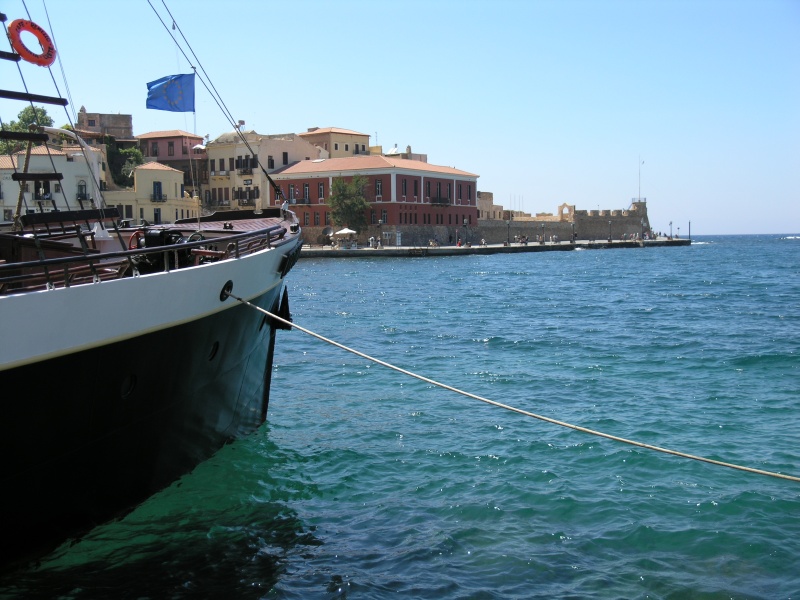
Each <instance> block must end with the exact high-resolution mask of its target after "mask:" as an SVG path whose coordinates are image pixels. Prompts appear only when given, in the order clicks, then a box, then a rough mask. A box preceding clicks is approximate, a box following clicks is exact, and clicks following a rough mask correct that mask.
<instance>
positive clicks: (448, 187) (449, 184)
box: [447, 183, 453, 200]
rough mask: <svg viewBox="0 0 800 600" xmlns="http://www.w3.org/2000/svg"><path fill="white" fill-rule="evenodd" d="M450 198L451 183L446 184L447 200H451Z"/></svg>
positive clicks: (451, 193)
mask: <svg viewBox="0 0 800 600" xmlns="http://www.w3.org/2000/svg"><path fill="white" fill-rule="evenodd" d="M452 198H453V184H452V183H448V184H447V199H448V200H451V199H452Z"/></svg>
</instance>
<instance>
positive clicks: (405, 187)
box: [403, 179, 408, 196]
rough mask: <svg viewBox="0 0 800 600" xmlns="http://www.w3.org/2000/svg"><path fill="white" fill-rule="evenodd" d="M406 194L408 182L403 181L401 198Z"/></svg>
mask: <svg viewBox="0 0 800 600" xmlns="http://www.w3.org/2000/svg"><path fill="white" fill-rule="evenodd" d="M406 194H408V181H407V180H406V179H403V196H405V195H406Z"/></svg>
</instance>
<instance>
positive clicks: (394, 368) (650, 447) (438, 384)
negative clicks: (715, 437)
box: [228, 293, 800, 482]
mask: <svg viewBox="0 0 800 600" xmlns="http://www.w3.org/2000/svg"><path fill="white" fill-rule="evenodd" d="M228 296H230V297H231V298H234V299H235V300H238V301H239V302H241V303H242V304H246V305H247V306H249V307H251V308H254V309H255V310H257V311H259V312H261V313H263V314H265V315H266V316H267V317H269V318H270V319H274V320H275V321H278V322H280V323H283V324H284V325H288V326H290V327H292V328H294V329H297V330H298V331H302V332H303V333H305V334H306V335H310V336H311V337H314V338H317V339H318V340H320V341H323V342H325V343H326V344H330V345H332V346H336V347H337V348H341V349H342V350H345V351H346V352H350V353H351V354H355V355H356V356H360V357H361V358H364V359H366V360H368V361H370V362H374V363H375V364H378V365H381V366H383V367H386V368H387V369H391V370H392V371H397V372H398V373H402V374H403V375H408V376H409V377H413V378H414V379H418V380H420V381H424V382H425V383H429V384H431V385H435V386H436V387H439V388H442V389H444V390H449V391H451V392H455V393H456V394H461V395H462V396H466V397H467V398H472V399H473V400H479V401H480V402H484V403H486V404H490V405H492V406H496V407H498V408H503V409H505V410H509V411H511V412H515V413H518V414H520V415H525V416H526V417H531V418H533V419H538V420H540V421H544V422H546V423H552V424H553V425H560V426H561V427H566V428H567V429H574V430H575V431H581V432H583V433H588V434H590V435H594V436H597V437H602V438H606V439H608V440H613V441H615V442H621V443H623V444H629V445H631V446H637V447H639V448H645V449H647V450H653V451H655V452H661V453H663V454H671V455H672V456H679V457H681V458H688V459H691V460H696V461H700V462H704V463H708V464H712V465H717V466H719V467H727V468H729V469H736V470H738V471H745V472H747V473H755V474H757V475H767V476H768V477H777V478H778V479H787V480H789V481H796V482H800V477H796V476H794V475H785V474H783V473H776V472H774V471H765V470H764V469H755V468H753V467H745V466H743V465H737V464H734V463H729V462H724V461H721V460H715V459H713V458H706V457H704V456H697V455H695V454H688V453H686V452H680V451H678V450H671V449H669V448H662V447H661V446H654V445H652V444H645V443H644V442H637V441H636V440H629V439H628V438H624V437H619V436H617V435H612V434H610V433H604V432H602V431H597V430H596V429H589V428H588V427H582V426H580V425H574V424H573V423H567V422H566V421H559V420H558V419H552V418H550V417H545V416H544V415H540V414H537V413H533V412H530V411H527V410H523V409H521V408H517V407H515V406H510V405H508V404H503V403H502V402H497V401H495V400H490V399H489V398H484V397H483V396H478V395H477V394H473V393H471V392H467V391H464V390H460V389H458V388H455V387H453V386H451V385H447V384H445V383H441V382H439V381H435V380H433V379H430V378H428V377H424V376H423V375H419V374H417V373H414V372H413V371H408V370H406V369H402V368H400V367H398V366H395V365H393V364H391V363H387V362H385V361H383V360H380V359H379V358H375V357H374V356H370V355H368V354H364V353H363V352H359V351H358V350H356V349H354V348H350V347H348V346H345V345H344V344H340V343H339V342H336V341H334V340H331V339H329V338H326V337H325V336H323V335H320V334H318V333H315V332H313V331H311V330H310V329H306V328H305V327H301V326H300V325H298V324H297V323H293V322H292V321H287V320H286V319H284V318H282V317H279V316H278V315H274V314H272V313H271V312H269V311H268V310H266V309H263V308H261V307H260V306H256V305H255V304H253V303H251V302H248V301H247V300H244V299H243V298H239V297H238V296H235V295H234V294H231V293H228Z"/></svg>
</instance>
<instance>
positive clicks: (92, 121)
mask: <svg viewBox="0 0 800 600" xmlns="http://www.w3.org/2000/svg"><path fill="white" fill-rule="evenodd" d="M94 126H95V120H94V119H89V127H94Z"/></svg>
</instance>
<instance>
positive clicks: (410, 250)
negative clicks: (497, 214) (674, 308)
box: [300, 238, 691, 258]
mask: <svg viewBox="0 0 800 600" xmlns="http://www.w3.org/2000/svg"><path fill="white" fill-rule="evenodd" d="M689 245H691V240H688V239H687V240H683V239H681V240H676V239H672V240H670V239H666V238H661V239H658V240H646V241H644V242H642V241H612V242H608V241H599V242H589V241H578V242H575V243H572V242H558V243H549V242H548V243H545V244H540V243H533V244H532V243H528V244H518V243H511V244H510V245H508V246H507V245H505V244H487V245H485V246H481V245H472V244H470V245H469V246H461V247H458V246H440V247H438V248H435V247H424V246H417V247H413V246H382V247H381V248H370V247H369V246H356V247H352V246H351V247H347V248H344V247H341V246H340V247H332V246H315V245H312V244H306V245H304V246H303V249H302V251H301V252H300V258H377V257H414V256H459V255H462V256H463V255H468V254H516V253H521V252H569V251H575V250H604V249H617V248H655V247H677V246H689Z"/></svg>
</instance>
